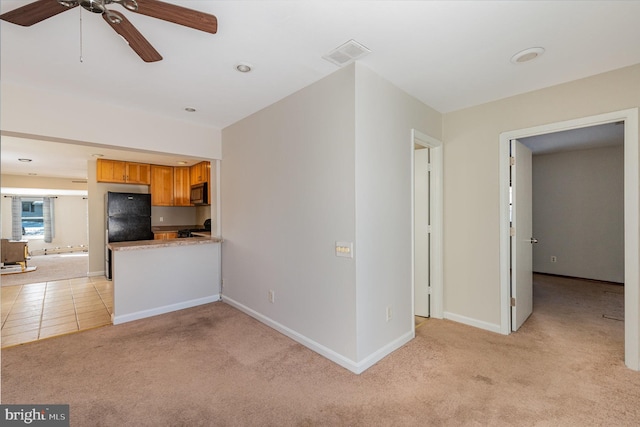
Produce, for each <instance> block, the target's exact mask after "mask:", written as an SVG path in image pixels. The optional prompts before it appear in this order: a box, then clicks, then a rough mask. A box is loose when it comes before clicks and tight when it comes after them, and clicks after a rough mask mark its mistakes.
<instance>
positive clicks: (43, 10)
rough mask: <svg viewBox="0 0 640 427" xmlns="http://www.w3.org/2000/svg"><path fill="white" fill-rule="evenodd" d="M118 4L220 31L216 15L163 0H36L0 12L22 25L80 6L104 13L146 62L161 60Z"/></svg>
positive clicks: (132, 9)
mask: <svg viewBox="0 0 640 427" xmlns="http://www.w3.org/2000/svg"><path fill="white" fill-rule="evenodd" d="M114 3H115V4H119V5H121V6H122V7H124V8H125V9H127V10H128V11H130V12H135V13H139V14H141V15H146V16H149V17H151V18H156V19H160V20H163V21H167V22H172V23H174V24H178V25H182V26H185V27H189V28H193V29H196V30H200V31H204V32H206V33H210V34H216V33H217V31H218V20H217V18H216V17H215V16H214V15H211V14H208V13H204V12H199V11H197V10H192V9H187V8H186V7H182V6H178V5H175V4H171V3H165V2H162V1H160V0H37V1H35V2H32V3H29V4H27V5H25V6H22V7H19V8H17V9H14V10H11V11H9V12H6V13H3V14H2V15H0V19H1V20H3V21H6V22H11V23H12V24H16V25H20V26H23V27H30V26H31V25H34V24H37V23H38V22H41V21H44V20H45V19H49V18H51V17H53V16H55V15H57V14H59V13H62V12H65V11H67V10H70V9H73V8H75V7H77V6H82V8H84V9H86V10H88V11H90V12H93V13H99V14H101V15H102V17H103V19H104V20H105V21H106V22H107V23H108V24H109V25H110V26H111V28H113V29H114V31H115V32H116V33H118V34H119V35H120V36H121V37H122V38H124V39H125V41H126V42H127V43H128V44H129V46H130V47H131V49H133V50H134V52H136V53H137V54H138V56H140V58H141V59H142V60H143V61H145V62H156V61H160V60H162V56H161V55H160V53H158V51H157V50H156V49H155V48H154V47H153V46H152V45H151V43H149V42H148V41H147V39H145V38H144V36H143V35H142V34H141V33H140V32H139V31H138V30H137V29H136V28H135V27H134V26H133V24H131V22H130V21H129V20H128V19H127V18H126V17H125V16H124V15H122V14H121V13H119V12H116V11H114V10H111V9H107V6H108V5H110V4H114Z"/></svg>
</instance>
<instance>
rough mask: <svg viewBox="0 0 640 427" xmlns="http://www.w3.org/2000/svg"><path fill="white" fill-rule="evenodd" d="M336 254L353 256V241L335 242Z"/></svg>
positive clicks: (346, 256)
mask: <svg viewBox="0 0 640 427" xmlns="http://www.w3.org/2000/svg"><path fill="white" fill-rule="evenodd" d="M336 256H339V257H344V258H353V242H336Z"/></svg>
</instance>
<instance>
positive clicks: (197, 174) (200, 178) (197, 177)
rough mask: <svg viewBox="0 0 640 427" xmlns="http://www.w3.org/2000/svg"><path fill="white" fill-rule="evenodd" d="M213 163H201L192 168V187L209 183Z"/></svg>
mask: <svg viewBox="0 0 640 427" xmlns="http://www.w3.org/2000/svg"><path fill="white" fill-rule="evenodd" d="M210 170H211V162H200V163H196V164H195V165H193V166H191V185H193V184H202V183H203V182H209V174H210V173H211V172H210Z"/></svg>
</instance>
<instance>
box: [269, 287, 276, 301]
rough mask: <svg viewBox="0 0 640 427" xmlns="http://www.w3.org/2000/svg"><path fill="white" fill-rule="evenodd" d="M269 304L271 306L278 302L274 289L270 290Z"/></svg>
mask: <svg viewBox="0 0 640 427" xmlns="http://www.w3.org/2000/svg"><path fill="white" fill-rule="evenodd" d="M268 296H269V302H270V303H271V304H273V303H274V302H276V293H275V291H274V290H273V289H269V295H268Z"/></svg>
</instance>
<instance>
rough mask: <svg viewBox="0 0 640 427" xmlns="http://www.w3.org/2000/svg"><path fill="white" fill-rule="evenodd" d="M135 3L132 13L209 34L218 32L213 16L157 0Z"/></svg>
mask: <svg viewBox="0 0 640 427" xmlns="http://www.w3.org/2000/svg"><path fill="white" fill-rule="evenodd" d="M136 3H137V4H138V9H137V10H132V11H133V12H137V13H140V14H142V15H147V16H151V17H152V18H157V19H162V20H163V21H169V22H173V23H174V24H178V25H184V26H185V27H190V28H194V29H196V30H200V31H204V32H207V33H211V34H215V33H216V32H217V31H218V19H217V18H216V17H215V16H214V15H210V14H208V13H204V12H198V11H197V10H192V9H187V8H186V7H182V6H177V5H175V4H170V3H165V2H162V1H159V0H136Z"/></svg>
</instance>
